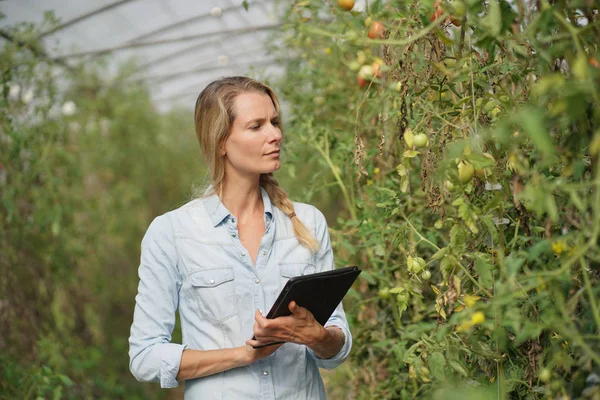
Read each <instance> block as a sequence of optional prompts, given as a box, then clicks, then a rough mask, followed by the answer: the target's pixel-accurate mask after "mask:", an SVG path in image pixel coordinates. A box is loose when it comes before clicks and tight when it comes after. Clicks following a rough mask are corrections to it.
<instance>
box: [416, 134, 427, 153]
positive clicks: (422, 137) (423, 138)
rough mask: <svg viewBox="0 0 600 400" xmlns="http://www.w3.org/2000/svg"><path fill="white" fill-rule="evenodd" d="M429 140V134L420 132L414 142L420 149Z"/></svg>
mask: <svg viewBox="0 0 600 400" xmlns="http://www.w3.org/2000/svg"><path fill="white" fill-rule="evenodd" d="M428 142H429V139H428V138H427V135H426V134H424V133H418V134H416V135H415V137H414V138H413V144H414V145H415V149H419V148H421V147H425V146H427V143H428Z"/></svg>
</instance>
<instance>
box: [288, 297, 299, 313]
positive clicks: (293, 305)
mask: <svg viewBox="0 0 600 400" xmlns="http://www.w3.org/2000/svg"><path fill="white" fill-rule="evenodd" d="M288 309H289V310H290V311H291V313H292V314H296V313H297V312H298V304H296V302H295V301H293V300H292V301H290V304H288Z"/></svg>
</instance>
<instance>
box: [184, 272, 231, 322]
mask: <svg viewBox="0 0 600 400" xmlns="http://www.w3.org/2000/svg"><path fill="white" fill-rule="evenodd" d="M189 280H190V284H191V286H192V288H191V289H192V290H191V292H192V296H193V297H194V298H195V300H196V301H197V303H198V309H199V311H200V315H201V316H202V317H203V318H204V319H207V320H210V321H213V322H221V321H224V320H226V319H229V318H231V317H232V316H234V315H235V314H237V311H236V296H235V281H234V274H233V268H231V267H220V268H205V269H201V270H196V271H194V272H192V273H191V274H190V275H189Z"/></svg>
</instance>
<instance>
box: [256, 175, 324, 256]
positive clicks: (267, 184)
mask: <svg viewBox="0 0 600 400" xmlns="http://www.w3.org/2000/svg"><path fill="white" fill-rule="evenodd" d="M260 184H261V186H262V187H264V188H265V190H266V191H267V194H268V195H269V198H270V199H271V201H272V202H273V204H275V206H277V208H279V209H280V210H281V211H283V212H284V213H285V214H286V215H287V216H288V217H290V219H291V220H292V225H293V226H294V234H295V235H296V238H297V239H298V242H300V244H301V245H302V246H304V247H306V248H308V249H309V250H310V251H312V252H313V253H316V252H317V250H319V247H320V244H319V242H318V241H317V239H315V237H314V236H313V235H312V234H311V233H310V231H309V230H308V229H307V228H306V226H305V225H304V224H303V223H302V221H300V218H298V217H297V216H296V213H295V212H294V204H293V203H292V201H291V200H290V199H289V198H288V196H287V193H286V192H285V190H283V188H282V187H281V186H279V183H278V182H277V179H275V177H274V176H273V174H262V175H261V176H260Z"/></svg>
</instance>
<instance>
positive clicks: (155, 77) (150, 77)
mask: <svg viewBox="0 0 600 400" xmlns="http://www.w3.org/2000/svg"><path fill="white" fill-rule="evenodd" d="M261 50H265V48H263V47H256V48H253V49H248V50H244V51H241V52H239V53H235V54H230V53H229V52H227V50H223V53H224V55H225V56H227V57H228V58H229V61H230V64H227V65H222V67H232V66H233V67H235V64H238V63H237V62H235V61H234V62H235V64H232V63H231V61H232V60H235V58H236V57H239V56H244V55H247V54H251V53H254V52H257V51H261ZM265 55H266V54H265ZM216 62H217V60H210V61H205V62H203V63H201V64H200V65H197V66H196V67H194V68H199V67H204V66H209V65H211V64H214V63H216ZM136 72H137V71H136ZM180 72H181V73H185V72H189V70H186V71H176V72H171V73H169V74H167V75H173V74H177V73H180ZM165 76H166V75H165V74H163V75H154V76H152V75H150V76H144V77H142V78H140V80H144V79H150V80H152V79H161V78H163V77H165Z"/></svg>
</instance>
